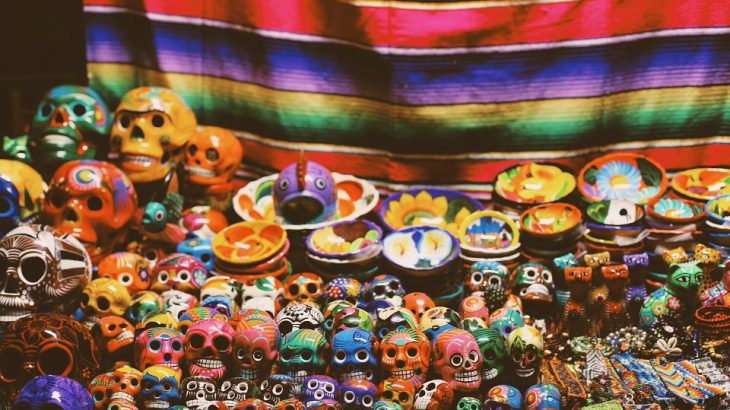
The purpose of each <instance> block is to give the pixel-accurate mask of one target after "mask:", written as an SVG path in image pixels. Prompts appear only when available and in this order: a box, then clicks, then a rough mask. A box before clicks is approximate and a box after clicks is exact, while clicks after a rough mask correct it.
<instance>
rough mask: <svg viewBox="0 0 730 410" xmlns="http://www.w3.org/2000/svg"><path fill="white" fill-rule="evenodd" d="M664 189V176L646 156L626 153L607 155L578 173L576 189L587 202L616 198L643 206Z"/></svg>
mask: <svg viewBox="0 0 730 410" xmlns="http://www.w3.org/2000/svg"><path fill="white" fill-rule="evenodd" d="M666 189H667V173H666V171H665V170H664V168H663V167H662V166H661V165H659V163H657V162H656V161H654V160H653V159H651V158H649V157H645V156H643V155H639V154H632V153H628V152H621V153H614V154H608V155H604V156H601V157H598V158H596V159H594V160H592V161H590V162H589V163H587V164H586V165H585V166H583V168H582V169H581V170H580V172H579V173H578V190H579V191H580V193H581V195H583V197H585V198H586V199H587V200H588V201H589V202H595V201H602V200H606V199H617V200H623V201H628V202H633V203H635V204H640V205H643V204H646V203H647V202H649V201H651V200H652V199H654V198H658V197H660V196H661V195H662V194H664V191H666Z"/></svg>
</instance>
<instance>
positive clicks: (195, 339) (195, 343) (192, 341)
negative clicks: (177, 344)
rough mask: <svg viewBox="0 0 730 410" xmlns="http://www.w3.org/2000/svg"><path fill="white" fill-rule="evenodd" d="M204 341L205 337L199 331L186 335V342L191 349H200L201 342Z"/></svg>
mask: <svg viewBox="0 0 730 410" xmlns="http://www.w3.org/2000/svg"><path fill="white" fill-rule="evenodd" d="M204 343H205V337H203V335H201V334H199V333H194V334H192V335H188V344H189V345H190V347H192V348H193V349H200V348H201V347H203V344H204Z"/></svg>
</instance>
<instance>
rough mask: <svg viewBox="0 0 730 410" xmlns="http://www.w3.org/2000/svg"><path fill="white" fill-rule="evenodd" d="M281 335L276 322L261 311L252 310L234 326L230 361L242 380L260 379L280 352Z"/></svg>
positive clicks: (269, 370) (267, 371) (264, 375)
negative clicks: (252, 311) (231, 358)
mask: <svg viewBox="0 0 730 410" xmlns="http://www.w3.org/2000/svg"><path fill="white" fill-rule="evenodd" d="M280 343H281V337H280V335H279V329H278V328H277V327H276V323H275V322H274V320H273V319H271V318H270V317H269V316H268V315H267V314H266V313H264V312H254V313H252V314H250V315H249V316H247V317H246V318H244V319H242V320H241V321H240V322H239V323H238V325H237V326H236V331H235V336H234V337H233V355H234V361H233V365H234V368H235V371H236V374H237V375H238V376H240V377H242V378H243V379H244V380H253V381H255V382H257V383H258V382H261V381H262V380H263V379H264V378H265V377H266V376H268V375H269V373H270V372H271V367H272V366H273V364H274V363H276V361H277V359H278V356H279V344H280Z"/></svg>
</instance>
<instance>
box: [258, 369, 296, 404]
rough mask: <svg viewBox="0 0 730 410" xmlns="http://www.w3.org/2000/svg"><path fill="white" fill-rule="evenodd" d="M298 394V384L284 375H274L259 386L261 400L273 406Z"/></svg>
mask: <svg viewBox="0 0 730 410" xmlns="http://www.w3.org/2000/svg"><path fill="white" fill-rule="evenodd" d="M296 394H297V383H296V382H295V381H294V379H292V378H291V377H289V376H285V375H283V374H272V375H271V376H269V377H267V378H266V380H264V381H262V382H261V385H259V398H260V399H261V400H263V401H264V402H265V403H268V404H270V405H272V406H273V405H274V404H276V403H278V402H280V401H282V400H286V399H288V398H290V397H295V396H296Z"/></svg>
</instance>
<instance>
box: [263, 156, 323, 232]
mask: <svg viewBox="0 0 730 410" xmlns="http://www.w3.org/2000/svg"><path fill="white" fill-rule="evenodd" d="M273 197H274V210H275V211H276V214H277V215H279V216H281V217H283V218H284V220H285V221H286V222H287V223H292V224H310V223H318V222H322V221H326V220H327V219H329V218H330V217H331V216H332V215H334V213H335V211H336V205H337V192H336V186H335V180H334V179H333V178H332V175H331V174H330V172H329V171H328V170H327V168H325V167H323V166H322V165H320V164H318V163H316V162H314V161H308V160H307V159H306V158H305V157H304V154H303V153H302V154H301V155H300V157H299V160H298V161H297V162H295V163H293V164H290V165H289V166H287V167H286V168H284V169H283V170H282V171H281V173H280V174H279V177H278V178H276V181H275V182H274V194H273Z"/></svg>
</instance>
